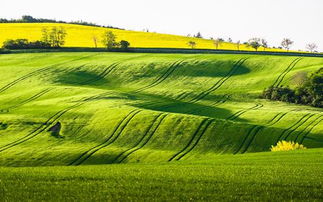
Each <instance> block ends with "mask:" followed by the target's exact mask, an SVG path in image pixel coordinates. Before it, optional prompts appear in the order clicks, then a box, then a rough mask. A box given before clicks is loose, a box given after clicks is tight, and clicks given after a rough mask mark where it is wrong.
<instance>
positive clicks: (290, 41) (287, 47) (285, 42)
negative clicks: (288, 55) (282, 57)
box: [281, 38, 294, 51]
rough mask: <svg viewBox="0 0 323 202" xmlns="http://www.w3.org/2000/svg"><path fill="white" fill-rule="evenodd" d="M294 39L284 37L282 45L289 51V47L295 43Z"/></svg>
mask: <svg viewBox="0 0 323 202" xmlns="http://www.w3.org/2000/svg"><path fill="white" fill-rule="evenodd" d="M293 43H294V41H292V40H290V39H288V38H284V39H283V41H282V42H281V45H282V47H284V48H285V49H286V50H287V51H289V48H290V46H291V45H293Z"/></svg>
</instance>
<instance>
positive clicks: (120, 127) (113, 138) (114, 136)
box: [69, 109, 141, 165]
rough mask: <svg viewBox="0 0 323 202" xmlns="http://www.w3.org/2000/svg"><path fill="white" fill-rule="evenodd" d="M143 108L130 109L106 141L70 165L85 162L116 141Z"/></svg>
mask: <svg viewBox="0 0 323 202" xmlns="http://www.w3.org/2000/svg"><path fill="white" fill-rule="evenodd" d="M140 111H141V110H138V109H135V110H132V111H130V113H128V114H127V115H126V116H125V117H124V118H123V119H122V120H121V121H120V122H119V123H118V124H117V126H116V127H115V128H114V129H113V131H112V133H111V135H109V137H108V139H106V140H105V141H104V142H102V143H100V144H98V145H96V146H94V147H92V148H90V149H89V150H87V151H86V152H84V153H82V154H81V155H80V156H79V157H78V158H76V159H75V160H74V161H72V162H71V163H70V164H69V165H81V164H82V163H84V162H85V161H86V160H87V159H89V158H90V157H91V156H92V155H93V154H95V153H96V152H97V151H99V150H100V149H103V148H105V147H107V146H109V145H110V144H112V143H113V142H115V141H116V140H117V139H118V137H119V136H120V134H121V133H122V132H123V130H124V129H125V128H126V126H127V125H128V124H129V122H130V121H131V120H132V119H133V118H134V117H135V116H136V115H137V114H138V113H139V112H140Z"/></svg>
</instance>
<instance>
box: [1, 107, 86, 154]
mask: <svg viewBox="0 0 323 202" xmlns="http://www.w3.org/2000/svg"><path fill="white" fill-rule="evenodd" d="M82 104H83V103H77V104H74V105H72V106H69V107H67V108H65V109H63V110H60V111H58V112H56V113H55V114H54V115H52V116H51V117H50V118H49V119H47V121H46V122H45V123H43V124H42V125H40V126H39V127H37V128H36V129H35V130H33V131H32V132H30V133H28V134H27V135H25V136H24V137H22V138H19V139H18V140H15V141H13V142H11V143H9V144H6V145H4V146H1V147H0V152H3V151H5V150H8V149H10V148H12V147H14V146H17V145H19V144H22V143H24V142H26V141H28V140H30V139H32V138H34V137H36V136H37V135H39V134H40V133H42V132H44V131H45V130H46V129H48V128H49V127H50V126H51V125H52V124H53V123H54V122H56V121H57V120H58V119H59V118H60V117H62V116H63V115H64V114H65V113H67V112H68V111H70V110H72V109H74V108H76V107H79V106H80V105H82Z"/></svg>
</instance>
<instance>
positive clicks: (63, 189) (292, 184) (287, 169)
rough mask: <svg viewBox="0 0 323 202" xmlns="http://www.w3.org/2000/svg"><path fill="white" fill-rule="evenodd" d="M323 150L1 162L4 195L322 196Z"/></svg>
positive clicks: (259, 198)
mask: <svg viewBox="0 0 323 202" xmlns="http://www.w3.org/2000/svg"><path fill="white" fill-rule="evenodd" d="M322 156H323V150H322V149H312V150H307V151H294V152H285V153H256V154H255V153H253V154H245V155H235V156H233V155H221V156H209V157H210V159H209V160H201V161H193V162H175V163H167V164H166V163H165V164H126V165H104V166H80V167H66V166H65V167H37V168H35V167H34V168H0V179H1V180H0V190H1V191H0V198H1V199H2V200H3V201H26V200H28V201H120V200H121V201H125V200H127V201H189V200H199V201H200V200H204V201H236V200H239V201H241V200H243V201H304V200H306V201H307V200H308V201H320V200H322V198H323V191H322V190H323V171H322V167H323V158H322Z"/></svg>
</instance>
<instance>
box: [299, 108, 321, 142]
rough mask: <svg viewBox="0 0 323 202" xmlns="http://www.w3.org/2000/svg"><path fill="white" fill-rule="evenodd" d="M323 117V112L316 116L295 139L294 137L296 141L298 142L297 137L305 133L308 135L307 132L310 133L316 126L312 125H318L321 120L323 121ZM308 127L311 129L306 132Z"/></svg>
mask: <svg viewBox="0 0 323 202" xmlns="http://www.w3.org/2000/svg"><path fill="white" fill-rule="evenodd" d="M322 117H323V114H321V115H319V116H318V117H316V118H315V119H314V120H313V121H311V122H310V123H309V124H308V125H307V126H306V127H305V128H304V129H303V130H302V131H300V132H299V133H298V134H297V135H296V137H295V139H294V141H295V142H297V139H298V137H301V135H302V134H303V133H304V135H303V136H305V135H306V136H307V134H308V133H310V131H311V130H312V129H313V128H314V127H312V126H313V125H314V126H316V125H318V124H319V123H320V122H321V121H322V119H321V118H322ZM317 120H319V121H318V122H317V123H315V122H316V121H317ZM308 128H310V130H309V131H308V132H305V131H306V130H307V129H308ZM301 139H302V140H303V139H304V138H301Z"/></svg>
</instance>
